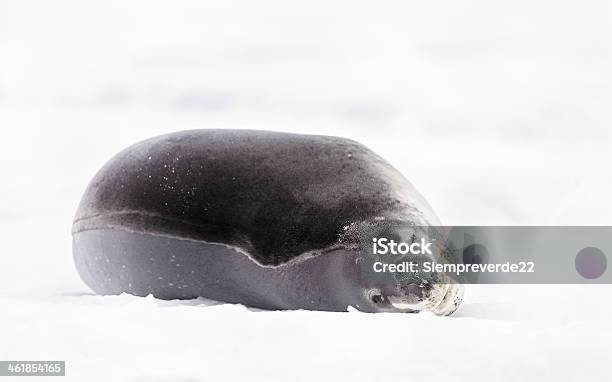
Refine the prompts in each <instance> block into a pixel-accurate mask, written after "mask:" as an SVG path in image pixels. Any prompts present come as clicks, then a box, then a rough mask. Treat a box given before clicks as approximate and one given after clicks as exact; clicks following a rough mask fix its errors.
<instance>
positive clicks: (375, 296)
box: [369, 290, 385, 305]
mask: <svg viewBox="0 0 612 382" xmlns="http://www.w3.org/2000/svg"><path fill="white" fill-rule="evenodd" d="M369 295H370V301H372V302H373V303H374V304H377V305H378V304H382V303H383V302H385V297H384V296H383V295H382V293H380V291H377V290H375V291H370V293H369Z"/></svg>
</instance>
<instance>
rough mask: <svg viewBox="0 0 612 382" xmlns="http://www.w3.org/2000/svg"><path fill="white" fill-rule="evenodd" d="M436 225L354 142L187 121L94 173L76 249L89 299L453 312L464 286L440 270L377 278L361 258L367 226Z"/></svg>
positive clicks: (401, 183)
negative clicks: (186, 126) (202, 126)
mask: <svg viewBox="0 0 612 382" xmlns="http://www.w3.org/2000/svg"><path fill="white" fill-rule="evenodd" d="M438 224H439V223H438V219H437V218H436V216H435V214H434V213H433V211H432V209H431V208H430V206H429V205H428V204H427V202H426V201H425V199H424V198H423V197H422V196H421V195H420V194H419V193H418V192H417V191H416V190H415V189H414V187H413V186H412V185H411V184H410V183H409V182H408V181H407V180H406V179H405V178H404V177H403V176H402V175H401V174H400V173H399V172H398V171H397V170H395V169H394V168H393V167H392V166H391V165H389V164H388V163H387V162H386V161H384V160H383V159H382V158H381V157H379V156H378V155H376V154H375V153H374V152H372V151H371V150H369V149H367V148H366V147H364V146H363V145H361V144H359V143H357V142H355V141H351V140H348V139H343V138H337V137H329V136H315V135H299V134H288V133H277V132H268V131H251V130H192V131H184V132H178V133H173V134H168V135H163V136H160V137H156V138H152V139H149V140H146V141H143V142H141V143H138V144H136V145H134V146H131V147H129V148H127V149H125V150H124V151H122V152H120V153H119V154H117V155H116V156H115V157H114V158H112V159H111V160H110V161H109V162H108V163H107V164H106V165H105V166H104V167H103V168H102V169H101V170H100V171H99V172H98V173H97V174H96V176H95V177H94V179H93V180H92V181H91V183H90V184H89V186H88V188H87V190H86V192H85V195H84V196H83V198H82V200H81V203H80V205H79V207H78V210H77V213H76V217H75V220H74V224H73V230H72V232H73V254H74V259H75V264H76V267H77V270H78V271H79V274H80V275H81V277H82V279H83V280H84V281H85V283H86V284H87V285H88V286H90V287H91V288H92V289H93V290H94V291H95V292H97V293H100V294H118V293H123V292H128V293H131V294H134V295H139V296H144V295H148V294H153V295H154V296H156V297H159V298H164V299H187V298H195V297H200V296H201V297H206V298H210V299H214V300H219V301H225V302H231V303H240V304H245V305H247V306H252V307H258V308H263V309H310V310H329V311H345V310H346V309H347V307H348V306H354V307H356V308H357V309H359V310H362V311H366V312H384V311H397V312H402V311H418V310H431V311H433V312H435V313H437V314H450V313H452V312H453V311H454V310H455V309H456V308H457V306H458V305H459V303H460V301H461V297H462V291H463V289H462V287H461V286H460V285H457V284H453V283H450V282H448V283H447V281H448V280H446V279H444V277H443V275H442V276H440V277H438V276H436V277H435V278H434V279H432V280H420V281H418V280H417V282H415V281H414V280H412V281H398V280H388V279H385V280H381V279H380V277H381V276H380V275H373V274H370V273H368V270H367V269H366V270H364V266H363V264H360V259H363V258H364V257H363V256H362V255H363V251H364V248H366V247H367V246H368V245H369V243H370V242H371V237H372V236H371V235H372V234H376V233H380V232H384V233H386V234H391V235H394V234H395V235H397V234H398V232H403V231H402V230H405V228H406V227H408V228H410V227H417V226H427V225H438ZM385 277H387V276H385ZM389 277H390V276H389Z"/></svg>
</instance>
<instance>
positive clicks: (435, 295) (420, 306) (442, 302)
mask: <svg viewBox="0 0 612 382" xmlns="http://www.w3.org/2000/svg"><path fill="white" fill-rule="evenodd" d="M463 293H464V288H463V285H461V284H436V285H435V286H434V287H433V289H432V291H431V294H430V297H429V298H426V299H422V300H421V301H417V302H410V301H407V300H406V299H405V298H401V297H395V296H390V297H389V302H390V303H391V305H393V307H395V308H396V309H399V310H401V311H415V310H416V311H421V310H427V311H430V312H432V313H434V314H436V315H439V316H449V315H451V314H453V313H454V312H455V311H456V310H457V308H458V307H459V304H460V303H461V301H462V300H463Z"/></svg>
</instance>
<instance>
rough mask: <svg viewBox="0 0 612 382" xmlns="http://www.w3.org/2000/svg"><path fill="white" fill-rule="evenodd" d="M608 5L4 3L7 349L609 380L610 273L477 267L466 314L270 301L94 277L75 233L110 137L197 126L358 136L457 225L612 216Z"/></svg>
mask: <svg viewBox="0 0 612 382" xmlns="http://www.w3.org/2000/svg"><path fill="white" fill-rule="evenodd" d="M610 16H612V13H611V12H610V5H609V3H608V2H605V1H588V0H587V1H581V2H570V1H537V0H536V1H533V0H532V1H521V0H519V1H513V2H506V3H504V4H502V3H500V2H490V1H484V0H483V1H468V2H455V1H450V0H444V1H439V2H410V1H408V2H407V1H389V2H377V3H373V2H360V1H321V0H312V1H307V2H287V1H267V0H264V1H258V2H250V1H246V0H245V1H236V2H229V1H195V0H192V1H191V0H190V1H173V2H163V1H144V0H141V1H104V2H93V1H76V0H73V1H65V0H59V1H54V2H49V1H30V0H19V1H18V0H15V1H11V0H4V1H0V164H1V165H2V172H1V179H2V180H1V187H0V235H1V236H0V237H1V238H2V242H3V246H2V252H1V255H0V306H2V308H1V312H2V314H0V360H44V359H49V360H65V361H66V363H67V376H66V377H64V378H63V379H58V378H50V379H49V380H53V381H55V380H74V381H221V380H222V381H244V380H249V381H250V380H253V381H287V380H295V381H318V380H321V381H327V380H330V381H331V380H333V381H341V380H349V381H362V380H363V381H372V380H381V381H387V380H389V381H394V380H398V381H399V380H401V381H420V382H424V381H444V380H450V381H519V380H520V381H570V380H585V381H604V380H610V379H611V378H612V368H611V367H610V364H609V363H610V360H612V351H611V350H610V348H611V345H612V329H611V325H610V324H609V321H610V316H611V314H612V306H611V302H610V301H611V300H610V293H611V292H612V286H609V285H599V286H595V285H548V286H518V285H514V286H512V285H505V286H504V285H498V286H486V285H479V286H467V292H466V299H465V301H464V304H463V305H462V307H461V308H460V309H459V311H458V312H457V313H456V314H455V315H454V316H453V317H436V316H433V315H431V314H414V315H413V314H363V313H359V312H354V311H352V312H348V313H325V312H306V311H296V312H262V311H253V310H249V309H247V308H245V307H242V306H236V305H224V304H215V303H212V302H210V301H206V300H204V299H201V300H195V301H182V302H181V301H161V300H156V299H154V298H151V297H149V298H137V297H133V296H129V295H121V296H96V295H94V294H93V293H92V292H91V291H90V290H89V289H88V288H87V287H86V286H85V285H84V284H83V283H82V281H81V280H80V279H79V277H78V275H77V273H76V271H75V269H74V266H73V263H72V255H71V238H70V228H71V223H72V217H73V214H74V211H75V210H76V206H77V203H78V201H79V199H80V196H81V194H82V192H83V190H84V189H85V186H86V185H87V182H88V181H89V180H90V179H91V177H92V176H93V175H94V173H95V172H96V171H97V170H98V168H100V166H101V165H102V164H103V163H104V162H105V161H106V160H107V159H109V158H110V157H111V156H112V155H113V154H115V153H116V152H118V151H119V150H121V149H122V148H124V147H126V146H128V145H130V144H132V143H134V142H137V141H139V140H142V139H145V138H148V137H151V136H154V135H158V134H162V133H167V132H171V131H177V130H182V129H190V128H198V127H202V128H206V127H217V128H218V127H228V128H230V127H231V128H253V129H267V130H277V131H289V132H300V133H313V134H327V135H338V136H344V137H348V138H352V139H355V140H358V141H360V142H362V143H364V144H366V145H367V146H369V147H370V148H372V149H373V150H375V151H376V152H378V153H379V154H381V155H382V156H383V157H385V158H386V159H387V160H389V161H390V162H391V163H392V164H393V165H394V166H396V167H397V168H398V169H399V170H400V171H402V172H403V173H404V174H405V175H406V177H407V178H408V179H410V181H411V182H412V183H413V184H414V185H415V186H416V187H417V189H419V190H420V191H421V193H422V194H423V195H424V196H425V197H426V198H427V199H428V201H429V202H430V204H431V205H432V206H433V208H434V210H435V211H436V212H437V213H438V215H439V217H440V219H441V220H442V222H444V223H445V224H449V225H460V224H464V225H469V224H474V225H486V224H489V225H493V224H498V225H610V224H611V223H612V221H611V218H610V216H611V212H612V203H610V199H609V198H610V195H611V191H612V167H611V166H610V163H611V159H612V158H611V157H612V154H611V153H610V147H611V143H612V139H611V136H612V134H611V133H612V130H611V124H612V115H611V113H610V105H611V104H612V50H611V49H612V33H611V32H612V27H611V23H610ZM608 271H610V270H608ZM3 378H4V379H3ZM39 378H40V379H36V381H38V380H40V381H43V380H45V379H47V378H44V377H39ZM5 379H6V380H8V379H9V378H7V377H0V381H3V380H5ZM20 380H21V379H20ZM24 380H27V378H26V379H24Z"/></svg>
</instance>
